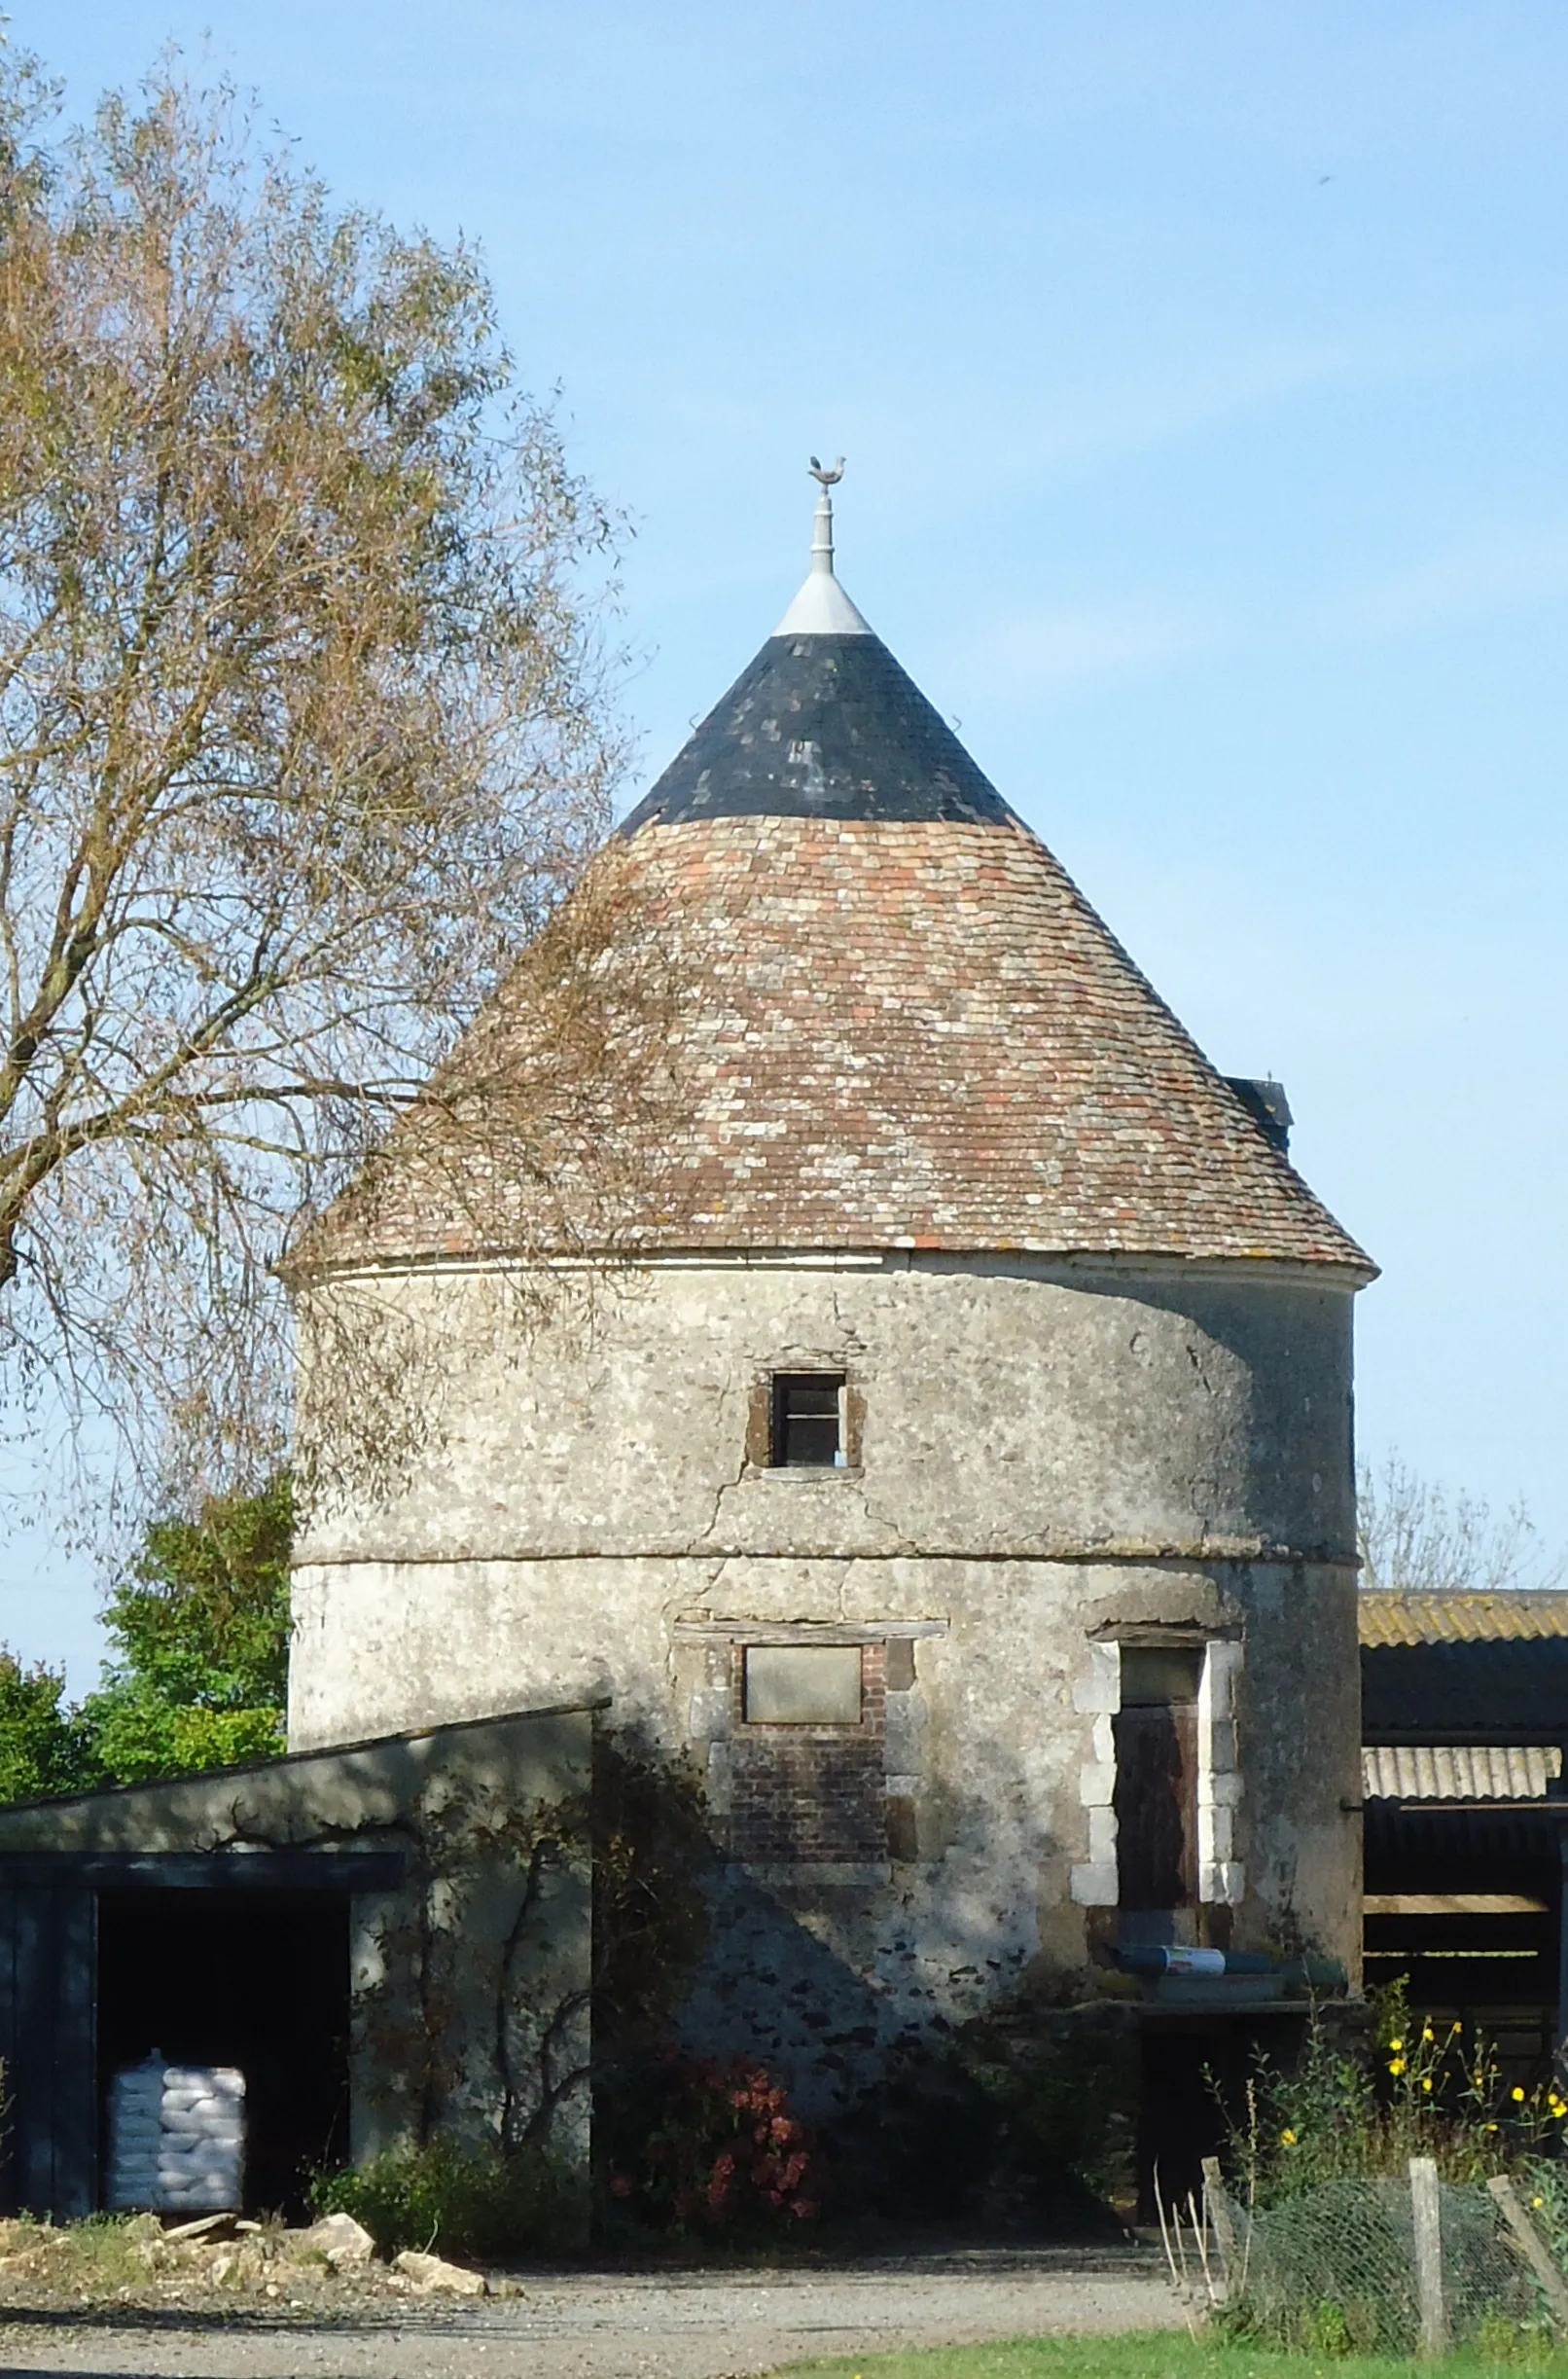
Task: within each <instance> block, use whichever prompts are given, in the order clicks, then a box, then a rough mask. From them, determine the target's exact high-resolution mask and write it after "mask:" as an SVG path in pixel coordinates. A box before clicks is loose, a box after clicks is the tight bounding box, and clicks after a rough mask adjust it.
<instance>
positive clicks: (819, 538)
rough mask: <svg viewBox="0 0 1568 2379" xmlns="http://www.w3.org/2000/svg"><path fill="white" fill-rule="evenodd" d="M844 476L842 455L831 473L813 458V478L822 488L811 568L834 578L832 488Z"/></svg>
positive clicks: (818, 500)
mask: <svg viewBox="0 0 1568 2379" xmlns="http://www.w3.org/2000/svg"><path fill="white" fill-rule="evenodd" d="M843 475H844V458H843V456H842V455H841V454H840V455H839V457H838V459H837V462H836V463H835V464H834V466H833V468H832V470H831V471H830V470H829V469H828V468H827V466H826V465H825V464H824V463H820V462H818V460H817V458H816V456H815V455H814V454H813V455H812V457H811V476H812V478H813V479H814V480H815V481H816V483H817V486H818V487H820V488H821V490H822V493H821V494H820V495H819V496H818V498H817V510H816V518H815V520H814V521H813V522H812V523H811V567H812V569H813V570H825V571H826V572H827V574H828V576H829V577H830V578H831V577H832V576H833V497H832V496H831V495H830V494H829V492H828V490H829V488H830V487H837V485H838V482H839V481H840V480H841V479H842V477H843Z"/></svg>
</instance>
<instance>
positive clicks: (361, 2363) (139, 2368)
mask: <svg viewBox="0 0 1568 2379" xmlns="http://www.w3.org/2000/svg"><path fill="white" fill-rule="evenodd" d="M521 2290H522V2292H521V2293H520V2294H519V2295H517V2296H505V2297H498V2298H492V2299H487V2300H485V2301H483V2302H464V2303H461V2304H443V2305H440V2306H437V2305H435V2304H421V2305H420V2306H419V2307H418V2308H417V2309H414V2308H412V2307H410V2306H409V2305H407V2304H398V2305H395V2306H394V2305H388V2306H386V2307H385V2309H384V2310H377V2311H376V2312H375V2313H374V2314H372V2313H368V2312H366V2311H365V2310H362V2309H356V2310H355V2311H354V2312H353V2313H350V2314H345V2316H343V2317H341V2318H338V2319H332V2320H322V2319H320V2318H314V2317H312V2318H300V2317H293V2318H291V2317H289V2316H288V2315H286V2314H282V2313H265V2314H264V2313H263V2312H262V2311H261V2309H260V2308H257V2309H256V2310H255V2311H235V2312H225V2313H223V2314H214V2315H213V2316H212V2317H211V2318H210V2319H202V2318H201V2317H199V2316H193V2315H192V2314H191V2313H190V2312H189V2311H187V2310H184V2309H179V2310H176V2309H174V2308H170V2309H169V2311H168V2312H166V2313H163V2312H160V2311H156V2310H154V2309H152V2308H149V2309H147V2310H146V2311H144V2312H140V2313H132V2312H130V2311H129V2310H126V2311H125V2313H123V2314H122V2313H121V2312H119V2311H118V2310H113V2311H112V2318H110V2317H109V2316H108V2315H106V2314H105V2313H101V2312H94V2313H84V2312H77V2311H72V2310H67V2309H65V2308H59V2307H43V2306H40V2307H38V2308H36V2309H34V2310H33V2311H31V2312H28V2313H25V2314H19V2315H18V2313H15V2312H5V2311H0V2379H6V2375H7V2374H9V2373H11V2372H14V2371H53V2372H55V2373H58V2374H70V2375H71V2379H126V2375H128V2374H140V2375H141V2379H296V2375H298V2379H523V2375H524V2374H526V2379H731V2374H734V2375H736V2379H738V2375H739V2374H741V2373H746V2372H753V2371H765V2370H769V2369H771V2368H773V2367H774V2366H775V2365H776V2364H778V2363H781V2362H800V2361H808V2360H809V2361H815V2360H817V2359H818V2358H823V2357H827V2356H830V2355H851V2354H853V2355H860V2354H875V2353H878V2352H886V2351H888V2350H889V2349H891V2348H893V2347H898V2346H941V2345H951V2344H958V2343H961V2342H963V2341H965V2340H971V2339H979V2338H1001V2337H1018V2336H1023V2335H1030V2334H1034V2335H1038V2334H1040V2333H1042V2332H1046V2331H1051V2330H1056V2331H1063V2330H1081V2331H1089V2330H1113V2329H1156V2328H1170V2327H1175V2326H1177V2325H1179V2324H1180V2321H1181V2315H1180V2312H1179V2310H1178V2308H1177V2305H1176V2302H1175V2299H1174V2297H1173V2296H1172V2294H1171V2291H1170V2289H1168V2287H1167V2286H1166V2284H1165V2281H1164V2279H1163V2276H1162V2274H1161V2272H1160V2270H1159V2269H1158V2266H1157V2265H1156V2264H1155V2262H1154V2261H1153V2260H1152V2259H1151V2258H1150V2257H1149V2256H1148V2255H1147V2254H1146V2253H1141V2252H1139V2251H1136V2250H1130V2249H1129V2250H1128V2251H1126V2252H1125V2253H1102V2254H1095V2255H1087V2256H1086V2255H1082V2254H1077V2253H1072V2252H1068V2251H1063V2252H1060V2253H1006V2252H989V2253H984V2252H981V2253H968V2254H951V2255H942V2256H924V2257H919V2258H911V2259H908V2260H903V2259H896V2260H887V2261H878V2262H875V2263H861V2264H853V2265H844V2266H842V2267H840V2268H838V2269H835V2270H827V2271H824V2270H812V2271H779V2272H768V2271H748V2272H745V2273H742V2274H726V2275H724V2276H722V2277H719V2276H715V2275H714V2274H713V2273H711V2272H700V2273H690V2272H677V2273H658V2274H653V2273H636V2274H624V2273H618V2274H613V2275H606V2274H603V2273H578V2272H572V2273H548V2274H541V2273H530V2274H524V2275H521Z"/></svg>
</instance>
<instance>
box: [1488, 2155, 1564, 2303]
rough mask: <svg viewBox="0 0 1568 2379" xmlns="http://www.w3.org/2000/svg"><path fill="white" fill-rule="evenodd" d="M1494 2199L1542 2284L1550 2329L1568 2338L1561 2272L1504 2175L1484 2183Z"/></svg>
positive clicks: (1512, 2184) (1510, 2182)
mask: <svg viewBox="0 0 1568 2379" xmlns="http://www.w3.org/2000/svg"><path fill="white" fill-rule="evenodd" d="M1486 2186H1487V2187H1488V2188H1489V2189H1490V2191H1491V2193H1492V2195H1493V2196H1494V2197H1495V2198H1496V2200H1497V2203H1498V2208H1499V2210H1500V2212H1501V2214H1502V2217H1503V2219H1504V2221H1505V2222H1507V2224H1508V2226H1509V2228H1510V2230H1511V2231H1512V2232H1513V2234H1514V2241H1515V2246H1516V2247H1517V2248H1518V2250H1519V2253H1521V2254H1522V2255H1523V2256H1524V2257H1525V2259H1526V2260H1527V2262H1528V2263H1529V2266H1530V2269H1531V2271H1532V2272H1534V2274H1535V2276H1536V2278H1537V2280H1539V2282H1540V2283H1541V2293H1542V2295H1543V2296H1544V2297H1545V2298H1546V2300H1547V2304H1548V2307H1549V2308H1550V2314H1551V2326H1552V2327H1553V2329H1555V2331H1556V2332H1557V2335H1558V2337H1565V2336H1568V2286H1565V2285H1564V2282H1563V2277H1562V2274H1561V2272H1559V2271H1558V2269H1557V2266H1556V2264H1555V2263H1554V2262H1553V2261H1552V2258H1551V2257H1550V2254H1549V2253H1547V2250H1546V2247H1545V2245H1544V2244H1543V2241H1542V2238H1541V2233H1540V2232H1539V2230H1537V2228H1536V2226H1535V2224H1534V2222H1532V2221H1531V2219H1530V2217H1529V2216H1528V2215H1527V2214H1526V2213H1525V2211H1524V2208H1523V2206H1522V2205H1521V2204H1520V2203H1519V2194H1518V2191H1517V2190H1516V2189H1515V2186H1514V2183H1513V2181H1510V2180H1509V2178H1508V2176H1507V2175H1506V2174H1505V2173H1499V2174H1497V2175H1496V2177H1495V2178H1494V2179H1493V2180H1491V2181H1488V2182H1487V2183H1486Z"/></svg>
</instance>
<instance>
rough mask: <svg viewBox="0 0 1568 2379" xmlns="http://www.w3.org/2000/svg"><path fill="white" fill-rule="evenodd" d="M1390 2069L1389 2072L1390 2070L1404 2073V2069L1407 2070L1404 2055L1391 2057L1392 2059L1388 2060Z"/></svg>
mask: <svg viewBox="0 0 1568 2379" xmlns="http://www.w3.org/2000/svg"><path fill="white" fill-rule="evenodd" d="M1388 2070H1389V2072H1390V2073H1404V2071H1405V2060H1404V2058H1403V2057H1390V2059H1389V2061H1388Z"/></svg>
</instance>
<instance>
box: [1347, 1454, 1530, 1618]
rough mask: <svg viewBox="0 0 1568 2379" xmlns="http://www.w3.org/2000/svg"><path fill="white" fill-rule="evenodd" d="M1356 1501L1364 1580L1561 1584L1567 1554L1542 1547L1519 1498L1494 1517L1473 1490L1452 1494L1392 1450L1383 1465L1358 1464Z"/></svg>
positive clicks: (1404, 1585) (1421, 1586)
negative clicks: (1549, 1550)
mask: <svg viewBox="0 0 1568 2379" xmlns="http://www.w3.org/2000/svg"><path fill="white" fill-rule="evenodd" d="M1356 1505H1357V1542H1358V1549H1359V1551H1360V1554H1361V1582H1362V1584H1363V1585H1364V1586H1383V1587H1393V1588H1396V1589H1400V1590H1403V1591H1406V1592H1409V1593H1422V1592H1426V1593H1431V1592H1436V1591H1438V1590H1440V1589H1442V1588H1444V1587H1446V1588H1450V1589H1452V1588H1460V1589H1467V1588H1468V1589H1471V1590H1474V1591H1476V1592H1479V1593H1495V1592H1497V1591H1499V1590H1500V1589H1503V1588H1507V1587H1549V1586H1560V1585H1561V1584H1562V1581H1563V1577H1564V1573H1565V1571H1568V1559H1565V1558H1564V1556H1563V1555H1561V1554H1558V1555H1556V1556H1555V1557H1554V1558H1553V1557H1551V1556H1550V1555H1549V1554H1548V1553H1547V1551H1546V1549H1545V1548H1544V1547H1543V1545H1542V1543H1541V1541H1540V1537H1539V1535H1538V1533H1537V1531H1536V1527H1535V1523H1534V1521H1533V1520H1532V1519H1531V1518H1530V1515H1529V1513H1528V1512H1527V1511H1526V1510H1525V1508H1524V1505H1523V1503H1522V1501H1521V1502H1517V1503H1514V1504H1512V1505H1511V1506H1510V1507H1509V1509H1508V1511H1507V1512H1506V1513H1504V1515H1503V1517H1502V1518H1501V1519H1498V1518H1496V1517H1495V1516H1494V1515H1493V1513H1492V1510H1491V1507H1490V1505H1489V1504H1487V1503H1485V1502H1483V1501H1482V1500H1481V1498H1480V1497H1479V1496H1468V1495H1466V1494H1465V1493H1464V1491H1463V1490H1462V1489H1461V1490H1460V1492H1459V1493H1458V1494H1457V1495H1450V1493H1449V1491H1448V1489H1447V1488H1445V1487H1442V1486H1439V1485H1437V1484H1435V1483H1434V1482H1433V1481H1432V1480H1430V1479H1423V1478H1421V1477H1419V1476H1418V1475H1417V1473H1416V1472H1415V1471H1413V1470H1412V1469H1411V1468H1410V1466H1409V1464H1408V1462H1406V1461H1405V1460H1402V1458H1401V1457H1400V1455H1399V1454H1397V1453H1394V1454H1390V1455H1389V1457H1388V1459H1387V1460H1386V1461H1385V1462H1384V1463H1383V1465H1382V1467H1381V1469H1378V1470H1372V1468H1371V1467H1369V1466H1367V1465H1365V1464H1364V1465H1363V1466H1362V1467H1361V1469H1360V1470H1359V1471H1358V1473H1357V1478H1356Z"/></svg>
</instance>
